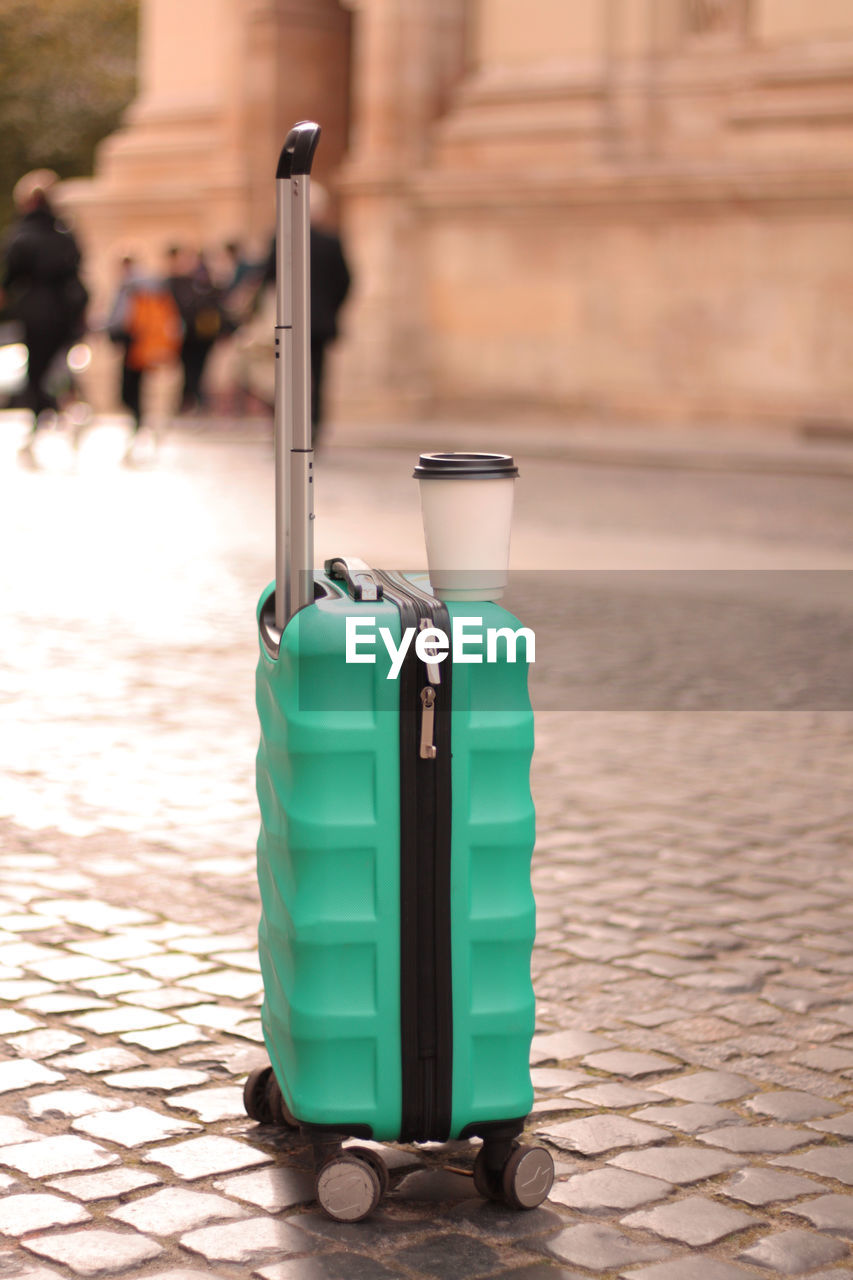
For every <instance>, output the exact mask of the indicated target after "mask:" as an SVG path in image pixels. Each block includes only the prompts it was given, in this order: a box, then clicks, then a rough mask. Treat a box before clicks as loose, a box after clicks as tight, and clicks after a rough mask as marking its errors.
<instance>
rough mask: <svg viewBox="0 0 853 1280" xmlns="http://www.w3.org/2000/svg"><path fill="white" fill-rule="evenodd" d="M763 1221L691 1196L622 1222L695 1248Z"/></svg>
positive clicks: (634, 1214)
mask: <svg viewBox="0 0 853 1280" xmlns="http://www.w3.org/2000/svg"><path fill="white" fill-rule="evenodd" d="M759 1222H760V1219H756V1218H753V1217H752V1216H751V1215H750V1214H747V1213H741V1211H740V1210H739V1209H730V1208H728V1207H727V1206H726V1205H722V1204H718V1203H717V1201H716V1200H708V1199H706V1198H705V1197H704V1196H688V1197H687V1198H686V1199H685V1200H676V1201H675V1203H673V1204H664V1205H658V1206H657V1207H656V1208H654V1209H641V1210H639V1212H637V1213H631V1214H629V1215H628V1217H626V1218H623V1219H622V1225H623V1226H624V1227H634V1228H636V1229H637V1230H640V1231H652V1232H654V1234H655V1235H659V1236H664V1237H665V1238H666V1239H667V1240H677V1241H678V1243H679V1244H689V1245H691V1246H692V1247H693V1248H699V1247H700V1246H701V1245H709V1244H716V1243H717V1241H719V1240H724V1239H725V1238H726V1237H727V1236H731V1235H734V1234H735V1232H737V1231H747V1230H749V1229H750V1228H751V1227H755V1226H757V1225H758V1223H759Z"/></svg>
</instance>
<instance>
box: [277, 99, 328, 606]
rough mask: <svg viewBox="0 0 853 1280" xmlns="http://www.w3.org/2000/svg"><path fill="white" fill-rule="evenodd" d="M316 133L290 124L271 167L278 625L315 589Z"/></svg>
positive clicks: (311, 127)
mask: <svg viewBox="0 0 853 1280" xmlns="http://www.w3.org/2000/svg"><path fill="white" fill-rule="evenodd" d="M319 140H320V126H319V125H317V124H314V123H313V122H312V121H310V120H303V121H302V122H301V123H300V124H297V125H294V127H293V128H292V129H291V130H290V133H289V134H288V135H287V138H286V140H285V143H284V146H283V147H282V149H281V155H280V156H279V160H278V168H277V170H276V175H275V176H276V184H275V187H276V235H275V245H276V249H275V267H276V270H275V280H276V288H275V359H276V364H275V518H276V549H275V624H276V627H278V628H279V629H280V630H282V631H283V630H284V627H285V625H286V624H287V621H288V619H289V618H292V617H293V615H294V614H295V613H296V612H297V610H299V609H301V608H302V607H303V605H306V604H310V603H311V601H312V599H313V593H314V580H313V569H314V528H313V520H314V451H313V449H312V447H311V345H310V335H311V314H310V312H311V259H310V243H311V242H310V194H309V192H310V184H311V177H310V174H311V164H312V161H313V159H314V152H315V151H316V150H317V143H318V142H319Z"/></svg>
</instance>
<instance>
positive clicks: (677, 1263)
mask: <svg viewBox="0 0 853 1280" xmlns="http://www.w3.org/2000/svg"><path fill="white" fill-rule="evenodd" d="M750 1274H752V1273H749V1272H747V1271H745V1270H744V1268H743V1267H739V1266H737V1265H736V1264H735V1263H732V1262H723V1261H721V1260H720V1259H719V1258H706V1257H701V1258H692V1257H687V1258H675V1259H673V1261H672V1262H657V1263H653V1264H652V1266H650V1267H640V1268H639V1270H636V1271H635V1270H633V1269H632V1270H630V1271H622V1272H621V1273H620V1277H619V1280H748V1276H749V1275H750Z"/></svg>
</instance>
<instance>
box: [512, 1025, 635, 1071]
mask: <svg viewBox="0 0 853 1280" xmlns="http://www.w3.org/2000/svg"><path fill="white" fill-rule="evenodd" d="M615 1048H616V1046H615V1045H614V1043H613V1041H612V1040H607V1039H606V1038H605V1037H604V1036H597V1035H593V1034H592V1033H591V1032H589V1031H556V1032H553V1033H549V1034H546V1035H536V1036H534V1037H533V1043H532V1044H531V1046H530V1065H531V1066H539V1064H540V1063H543V1062H564V1061H566V1060H567V1059H569V1058H582V1057H583V1056H584V1054H587V1053H596V1052H597V1051H599V1050H602V1051H603V1050H605V1049H615Z"/></svg>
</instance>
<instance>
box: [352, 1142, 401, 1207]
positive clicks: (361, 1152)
mask: <svg viewBox="0 0 853 1280" xmlns="http://www.w3.org/2000/svg"><path fill="white" fill-rule="evenodd" d="M345 1155H348V1156H356V1158H357V1159H359V1160H366V1161H367V1163H368V1164H369V1165H370V1166H371V1168H372V1169H373V1170H374V1171H375V1172H376V1175H377V1177H378V1178H379V1188H380V1199H381V1197H382V1196H384V1195H386V1194H387V1191H388V1186H389V1184H390V1182H391V1177H390V1174H389V1173H388V1166H387V1164H386V1163H385V1161H384V1160H383V1159H382V1157H381V1155H380V1154H379V1152H378V1151H373V1150H372V1149H371V1148H370V1147H355V1146H353V1147H347V1148H346V1151H345Z"/></svg>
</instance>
